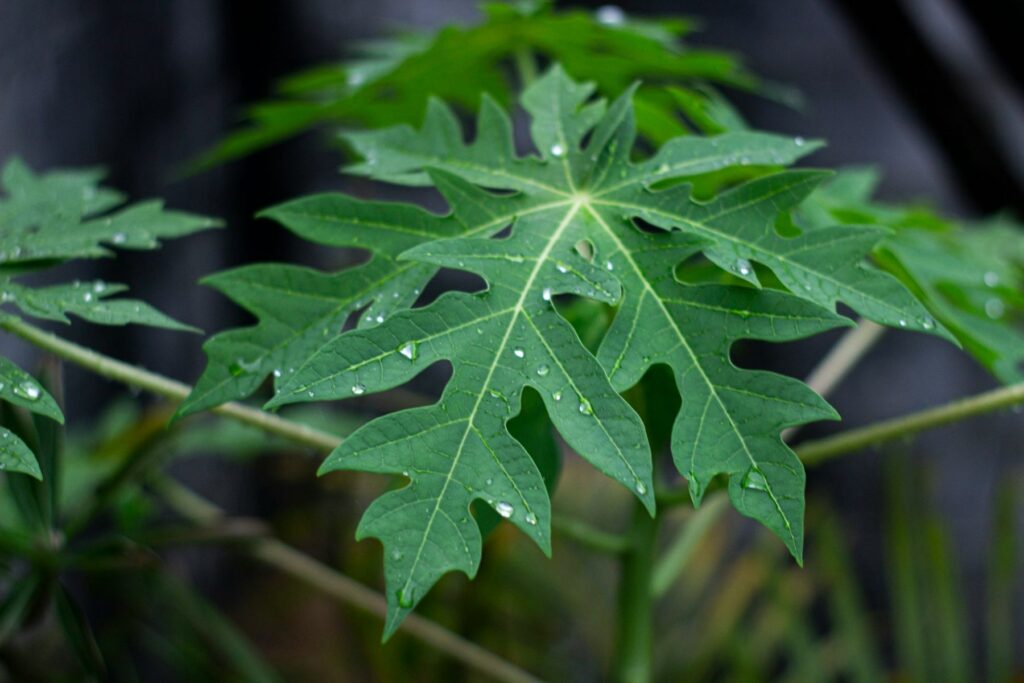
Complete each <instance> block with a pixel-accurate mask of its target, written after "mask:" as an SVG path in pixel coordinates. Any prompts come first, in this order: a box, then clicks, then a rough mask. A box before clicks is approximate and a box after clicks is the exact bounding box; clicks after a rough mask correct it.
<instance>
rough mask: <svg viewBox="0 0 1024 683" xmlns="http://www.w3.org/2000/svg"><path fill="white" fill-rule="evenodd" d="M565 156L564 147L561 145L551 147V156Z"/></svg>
mask: <svg viewBox="0 0 1024 683" xmlns="http://www.w3.org/2000/svg"><path fill="white" fill-rule="evenodd" d="M564 154H565V147H562V146H561V145H551V156H553V157H560V156H562V155H564Z"/></svg>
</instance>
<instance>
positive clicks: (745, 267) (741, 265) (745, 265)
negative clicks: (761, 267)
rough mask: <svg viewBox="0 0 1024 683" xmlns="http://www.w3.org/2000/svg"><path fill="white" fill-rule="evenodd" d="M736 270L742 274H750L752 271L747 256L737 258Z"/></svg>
mask: <svg viewBox="0 0 1024 683" xmlns="http://www.w3.org/2000/svg"><path fill="white" fill-rule="evenodd" d="M736 272H737V273H739V274H740V275H750V273H751V272H752V269H751V266H750V261H748V260H747V259H745V258H740V259H736Z"/></svg>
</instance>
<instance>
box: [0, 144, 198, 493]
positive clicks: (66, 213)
mask: <svg viewBox="0 0 1024 683" xmlns="http://www.w3.org/2000/svg"><path fill="white" fill-rule="evenodd" d="M102 176H103V173H102V172H101V171H98V170H64V171H54V172H50V173H46V174H43V175H37V174H36V173H34V172H33V171H32V170H31V169H29V167H28V166H26V165H25V164H24V163H23V162H22V161H21V160H20V159H17V158H15V159H11V160H10V161H8V162H7V163H6V164H5V165H4V167H3V170H2V172H0V189H2V190H3V193H4V194H3V195H0V305H3V304H9V305H11V306H13V307H14V308H16V309H17V310H18V311H20V313H22V314H24V315H27V316H31V317H35V318H42V319H45V320H55V321H59V322H63V323H67V322H69V321H68V318H67V315H68V314H73V315H76V316H78V317H80V318H83V319H85V320H88V321H90V322H94V323H99V324H103V325H125V324H128V323H138V324H144V325H152V326H156V327H164V328H169V329H179V330H194V328H192V327H189V326H187V325H183V324H181V323H179V322H177V321H175V320H173V319H171V318H170V317H168V316H166V315H164V314H163V313H161V312H160V311H158V310H156V309H155V308H153V307H152V306H150V305H149V304H147V303H145V302H142V301H138V300H135V299H111V298H110V297H111V296H113V295H115V294H118V293H120V292H123V291H124V290H125V289H126V287H125V286H124V285H118V284H111V283H106V282H103V281H100V280H97V281H93V282H79V281H77V280H76V281H74V282H72V283H66V284H55V285H43V286H39V285H35V284H27V283H25V282H23V281H19V280H18V278H19V277H20V276H23V275H25V274H31V273H37V272H40V271H43V270H46V269H48V268H51V267H53V266H56V265H59V264H61V263H63V262H65V261H69V260H72V259H77V258H97V257H102V256H110V255H112V254H113V251H112V248H113V247H117V248H124V249H152V248H155V247H157V246H159V243H160V240H162V239H166V238H171V237H180V236H183V235H187V234H190V233H193V232H196V231H198V230H203V229H205V228H209V227H213V226H215V225H217V221H214V220H211V219H208V218H204V217H201V216H195V215H191V214H187V213H181V212H177V211H167V210H164V208H163V204H162V203H161V202H158V201H149V202H141V203H138V204H132V205H129V206H122V205H123V204H124V202H125V197H124V196H123V195H122V194H121V193H119V192H117V191H115V190H111V189H109V188H105V187H102V186H100V185H99V182H100V180H101V179H102ZM14 317H15V315H14V314H13V313H9V312H6V311H2V312H0V324H3V322H4V321H5V320H8V319H11V318H14ZM0 398H2V399H3V400H5V401H8V402H10V403H12V404H14V405H17V406H20V407H22V408H25V409H27V410H29V411H32V412H34V413H37V414H39V415H43V416H45V417H49V418H51V419H54V420H57V421H59V422H63V416H62V414H61V412H60V408H59V407H58V406H57V403H56V401H54V399H53V397H52V396H50V394H49V393H47V392H46V390H45V389H44V388H43V387H41V386H40V385H39V384H38V382H36V381H35V380H34V379H33V378H32V377H31V376H30V375H29V374H28V373H26V372H24V371H23V370H21V369H19V368H18V367H17V366H15V365H14V364H13V363H11V361H9V360H7V359H6V358H3V357H0ZM2 437H3V440H2V442H0V469H6V470H7V471H18V472H24V473H27V474H29V475H31V476H34V477H36V478H41V477H42V474H41V471H40V469H39V464H38V463H37V462H36V458H35V456H34V455H33V454H32V452H31V450H29V448H28V447H27V446H26V445H25V444H24V443H23V442H22V441H21V440H20V439H19V438H18V437H17V436H15V435H14V434H13V433H11V432H8V431H6V430H4V431H2Z"/></svg>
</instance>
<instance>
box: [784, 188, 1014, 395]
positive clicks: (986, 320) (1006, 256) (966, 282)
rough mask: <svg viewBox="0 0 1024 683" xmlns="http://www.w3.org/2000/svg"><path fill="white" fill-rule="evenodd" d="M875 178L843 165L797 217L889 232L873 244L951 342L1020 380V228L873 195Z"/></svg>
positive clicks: (1008, 378)
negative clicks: (880, 199) (967, 220)
mask: <svg viewBox="0 0 1024 683" xmlns="http://www.w3.org/2000/svg"><path fill="white" fill-rule="evenodd" d="M877 182H878V177H877V175H876V174H875V173H874V172H872V171H868V170H853V169H851V170H846V171H843V172H841V173H840V174H839V175H837V176H836V178H835V179H834V180H832V181H831V182H829V183H828V184H826V185H824V186H822V187H821V188H819V189H818V190H816V191H815V192H814V193H813V194H812V195H811V196H810V197H809V198H808V200H807V201H806V202H805V203H804V205H803V206H801V209H800V215H799V216H798V221H799V222H800V223H801V225H803V226H805V227H807V228H809V229H816V228H817V227H819V226H821V225H823V224H828V223H830V222H832V221H835V220H837V219H839V220H846V221H851V220H852V221H856V222H858V223H865V224H876V225H879V226H884V227H886V228H888V229H890V230H891V231H892V234H891V235H890V236H889V237H887V238H886V239H884V240H882V241H881V242H880V243H879V244H878V245H877V246H876V248H875V253H874V257H875V260H876V261H877V262H878V264H879V266H880V267H882V268H884V269H886V270H888V271H890V272H891V273H893V275H895V276H896V277H898V278H900V279H901V280H902V281H903V282H904V283H905V284H906V285H907V286H908V287H909V288H910V289H911V290H913V291H914V292H915V294H917V296H918V297H919V298H920V299H921V301H922V302H923V303H924V304H925V305H926V306H927V307H928V309H929V310H930V312H931V315H933V316H934V317H935V319H936V320H938V321H940V322H941V323H942V325H944V326H945V327H946V328H947V329H949V331H950V332H951V334H952V335H953V336H954V337H955V338H956V340H957V341H958V342H959V343H960V344H961V345H962V346H963V347H964V349H965V350H966V351H967V352H968V353H970V354H971V355H972V356H974V358H975V359H976V360H977V361H978V362H979V363H981V364H982V365H983V366H984V367H986V368H987V369H988V370H989V371H990V372H991V373H992V374H993V375H994V376H995V377H996V378H997V379H999V380H1000V381H1002V382H1004V383H1007V384H1011V383H1014V382H1020V381H1021V380H1024V328H1022V321H1024V296H1022V295H1021V290H1022V288H1024V228H1022V226H1020V225H1019V224H1017V223H1015V222H1014V221H1012V220H1011V219H1009V218H1006V217H995V218H992V219H990V220H988V221H985V222H983V223H980V224H976V225H970V224H963V223H960V222H958V221H955V220H951V219H948V218H945V217H943V216H941V215H939V214H937V213H935V212H934V211H932V210H930V209H929V208H928V207H925V206H901V205H893V204H884V203H881V202H878V201H876V200H873V199H872V198H871V195H872V194H873V192H874V188H875V186H876V185H877Z"/></svg>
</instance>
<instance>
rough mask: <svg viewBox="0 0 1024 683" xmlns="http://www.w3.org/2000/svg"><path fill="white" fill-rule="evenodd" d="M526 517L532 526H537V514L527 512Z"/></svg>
mask: <svg viewBox="0 0 1024 683" xmlns="http://www.w3.org/2000/svg"><path fill="white" fill-rule="evenodd" d="M524 519H525V520H526V523H527V524H529V525H530V526H537V515H535V514H533V513H532V512H527V513H526V516H525V517H524Z"/></svg>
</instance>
